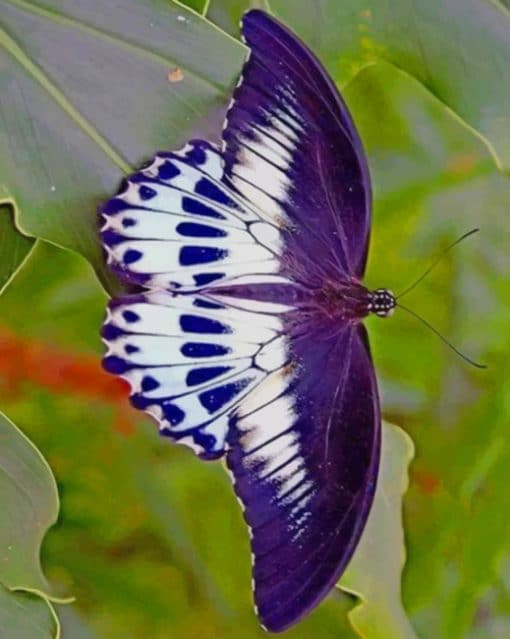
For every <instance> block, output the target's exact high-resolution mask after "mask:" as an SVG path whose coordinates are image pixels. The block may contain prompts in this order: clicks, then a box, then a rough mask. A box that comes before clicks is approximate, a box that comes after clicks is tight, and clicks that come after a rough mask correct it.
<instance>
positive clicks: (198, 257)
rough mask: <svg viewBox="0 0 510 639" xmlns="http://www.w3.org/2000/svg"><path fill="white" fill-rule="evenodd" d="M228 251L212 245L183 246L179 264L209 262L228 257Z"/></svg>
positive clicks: (188, 264) (187, 264) (189, 264)
mask: <svg viewBox="0 0 510 639" xmlns="http://www.w3.org/2000/svg"><path fill="white" fill-rule="evenodd" d="M227 255H228V251H226V250H224V249H219V248H213V247H212V246H183V247H182V248H181V251H180V253H179V264H180V265H181V266H191V265H193V264H209V263H210V262H217V261H218V260H223V259H225V258H226V257H227Z"/></svg>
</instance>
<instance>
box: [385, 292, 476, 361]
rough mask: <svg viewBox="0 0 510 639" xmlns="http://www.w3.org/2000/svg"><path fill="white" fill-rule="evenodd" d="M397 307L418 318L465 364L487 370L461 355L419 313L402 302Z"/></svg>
mask: <svg viewBox="0 0 510 639" xmlns="http://www.w3.org/2000/svg"><path fill="white" fill-rule="evenodd" d="M397 306H398V307H399V308H401V309H402V310H403V311H405V312H406V313H409V315H412V316H413V317H416V319H417V320H420V322H421V323H422V324H424V325H425V326H426V327H427V328H429V329H430V330H431V331H432V332H433V333H434V334H435V335H437V336H438V337H439V339H440V340H441V341H442V342H443V344H446V346H448V348H451V349H452V351H453V352H454V353H457V355H459V356H460V357H461V358H462V359H463V360H464V361H465V362H467V363H468V364H471V366H474V367H475V368H487V366H486V365H485V364H479V363H478V362H475V361H474V360H472V359H470V358H469V357H468V356H467V355H464V353H461V352H460V351H459V349H458V348H455V346H454V345H453V344H452V343H451V342H449V341H448V340H447V339H446V337H444V336H443V335H441V333H440V332H439V331H438V330H437V328H434V326H432V324H430V322H427V320H426V319H425V318H423V317H422V316H421V315H418V313H415V312H414V311H412V310H411V309H410V308H407V306H402V304H400V302H399V303H398V304H397Z"/></svg>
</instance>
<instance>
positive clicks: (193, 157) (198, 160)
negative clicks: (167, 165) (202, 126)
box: [186, 144, 207, 166]
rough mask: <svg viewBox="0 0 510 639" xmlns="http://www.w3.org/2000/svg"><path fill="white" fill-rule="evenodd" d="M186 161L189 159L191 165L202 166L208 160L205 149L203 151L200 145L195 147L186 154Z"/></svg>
mask: <svg viewBox="0 0 510 639" xmlns="http://www.w3.org/2000/svg"><path fill="white" fill-rule="evenodd" d="M186 159H188V160H189V161H190V162H191V164H195V165H196V166H200V165H201V164H204V162H205V161H206V159H207V156H206V154H205V151H204V149H202V148H201V147H200V146H198V145H196V144H195V145H193V147H192V148H191V149H190V150H189V151H188V152H187V153H186Z"/></svg>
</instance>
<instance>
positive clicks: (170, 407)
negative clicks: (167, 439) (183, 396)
mask: <svg viewBox="0 0 510 639" xmlns="http://www.w3.org/2000/svg"><path fill="white" fill-rule="evenodd" d="M161 408H162V409H163V415H164V416H165V419H166V420H168V421H169V422H170V424H172V426H177V425H178V424H180V423H181V422H182V421H183V419H184V418H185V417H186V414H185V413H184V411H183V410H181V409H180V408H179V407H178V406H176V405H175V404H167V403H164V404H162V405H161Z"/></svg>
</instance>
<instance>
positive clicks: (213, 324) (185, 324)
mask: <svg viewBox="0 0 510 639" xmlns="http://www.w3.org/2000/svg"><path fill="white" fill-rule="evenodd" d="M179 323H180V325H181V328H182V330H183V331H185V332H186V333H215V334H219V333H231V332H232V331H231V330H230V328H229V327H228V326H225V325H224V324H222V323H221V322H218V321H217V320H213V319H209V318H208V317H200V315H181V317H180V320H179Z"/></svg>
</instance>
